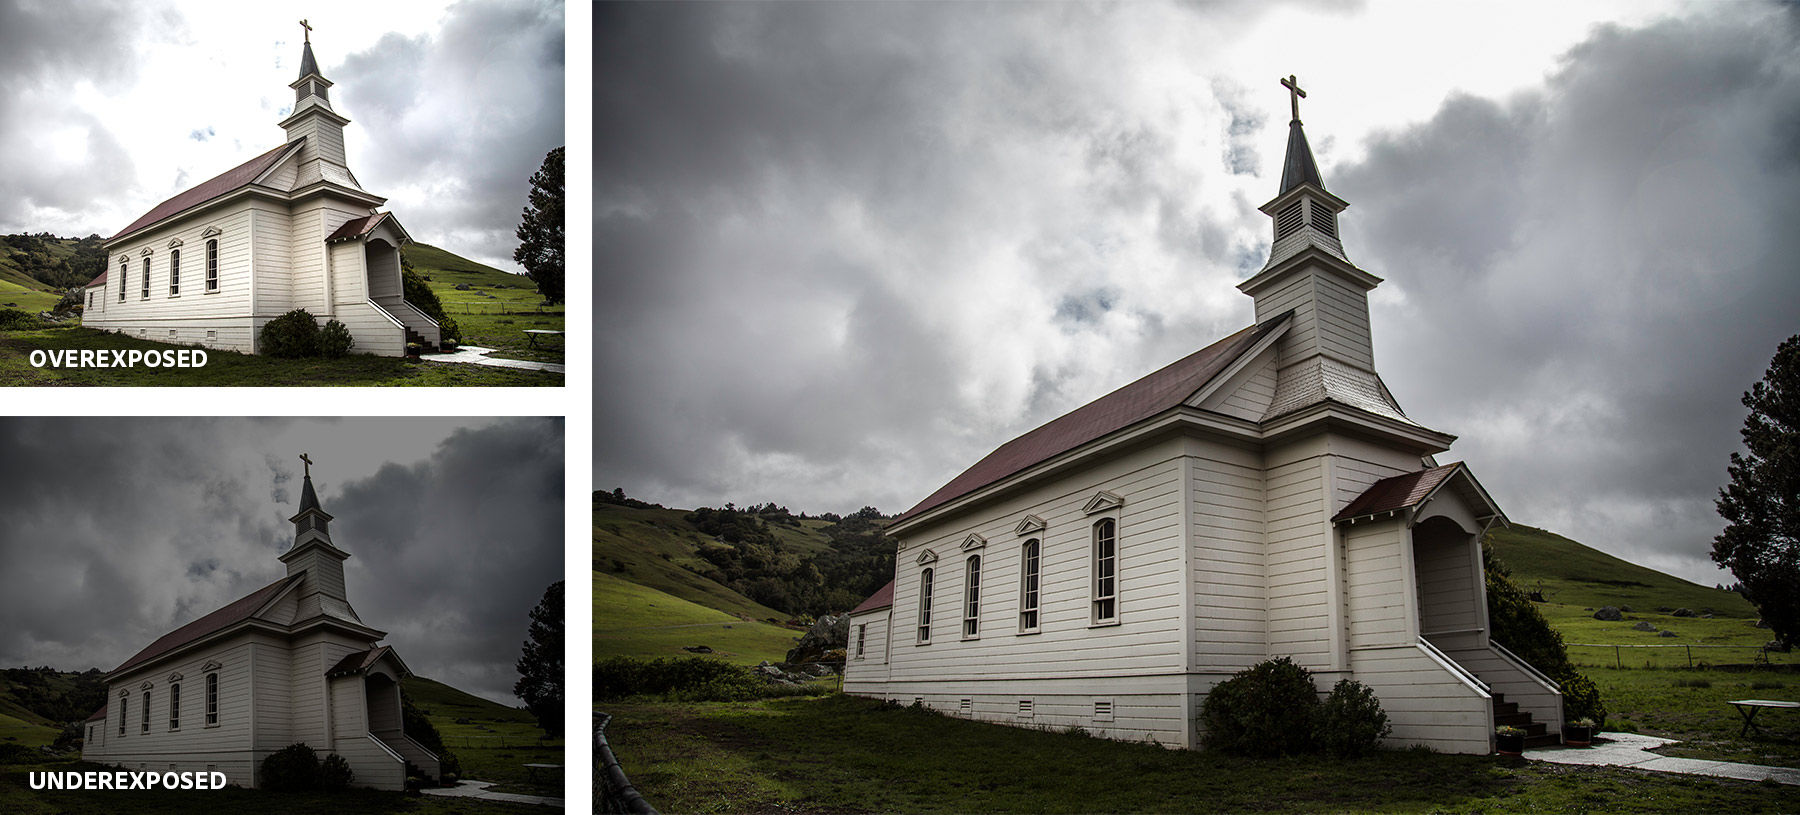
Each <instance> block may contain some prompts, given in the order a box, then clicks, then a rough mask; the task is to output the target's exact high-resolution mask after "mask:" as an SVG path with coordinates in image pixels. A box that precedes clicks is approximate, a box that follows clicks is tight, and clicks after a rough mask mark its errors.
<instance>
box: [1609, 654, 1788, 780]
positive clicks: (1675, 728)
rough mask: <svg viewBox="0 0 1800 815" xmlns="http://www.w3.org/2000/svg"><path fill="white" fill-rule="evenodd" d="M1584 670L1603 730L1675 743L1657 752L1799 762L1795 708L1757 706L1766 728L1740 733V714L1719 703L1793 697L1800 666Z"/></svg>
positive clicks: (1785, 763)
mask: <svg viewBox="0 0 1800 815" xmlns="http://www.w3.org/2000/svg"><path fill="white" fill-rule="evenodd" d="M1583 673H1585V674H1587V675H1588V677H1589V678H1591V679H1593V680H1594V683H1595V684H1597V685H1599V686H1600V695H1601V697H1602V698H1603V699H1604V700H1605V701H1606V711H1607V722H1608V724H1607V726H1608V728H1609V729H1612V730H1624V731H1629V732H1636V733H1644V734H1647V735H1651V736H1661V737H1663V738H1670V739H1679V740H1681V742H1682V743H1681V744H1679V745H1676V746H1673V747H1668V748H1664V749H1663V750H1661V751H1659V752H1662V753H1664V754H1666V755H1672V756H1681V757H1684V758H1707V759H1713V760H1717V761H1741V762H1747V763H1750V764H1773V765H1777V766H1782V767H1800V711H1788V710H1765V711H1762V712H1761V713H1760V714H1758V715H1757V720H1756V721H1757V724H1759V725H1761V726H1762V727H1763V728H1764V729H1765V732H1763V733H1761V734H1751V735H1746V736H1739V735H1738V730H1739V728H1740V727H1741V726H1742V724H1743V720H1742V719H1741V718H1739V716H1738V713H1737V710H1736V709H1735V708H1733V707H1732V706H1731V705H1729V704H1726V702H1728V701H1730V700H1732V699H1785V700H1790V701H1800V673H1795V672H1793V671H1791V670H1776V669H1762V670H1751V671H1727V670H1721V669H1705V670H1692V671H1690V670H1686V669H1674V670H1645V669H1642V668H1635V669H1634V668H1626V669H1624V670H1619V669H1614V668H1585V669H1583Z"/></svg>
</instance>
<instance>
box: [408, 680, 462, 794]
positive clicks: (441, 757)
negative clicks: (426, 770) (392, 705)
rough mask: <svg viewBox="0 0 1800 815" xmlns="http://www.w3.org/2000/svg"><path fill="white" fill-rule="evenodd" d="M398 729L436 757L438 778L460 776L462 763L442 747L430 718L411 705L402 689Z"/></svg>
mask: <svg viewBox="0 0 1800 815" xmlns="http://www.w3.org/2000/svg"><path fill="white" fill-rule="evenodd" d="M400 728H401V729H402V730H404V731H405V732H406V735H407V736H408V737H409V738H411V739H412V740H413V741H416V742H418V743H419V745H420V746H422V747H424V748H425V749H426V750H429V751H431V754H432V755H435V756H437V757H438V777H440V778H442V777H444V776H448V775H462V762H461V761H460V760H458V759H457V757H456V754H455V753H452V752H450V748H448V747H445V746H444V737H443V735H442V734H440V733H438V729H437V726H436V725H433V724H432V723H431V718H430V717H429V716H426V715H425V711H423V710H420V709H419V708H418V706H417V705H414V704H413V701H412V697H411V696H408V695H407V693H406V691H405V690H404V689H402V690H401V691H400Z"/></svg>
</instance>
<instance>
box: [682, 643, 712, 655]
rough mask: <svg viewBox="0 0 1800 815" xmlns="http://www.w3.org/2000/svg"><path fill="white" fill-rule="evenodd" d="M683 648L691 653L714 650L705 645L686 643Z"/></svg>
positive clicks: (703, 652)
mask: <svg viewBox="0 0 1800 815" xmlns="http://www.w3.org/2000/svg"><path fill="white" fill-rule="evenodd" d="M681 650H683V651H686V652H688V653H690V654H710V653H712V652H713V649H711V648H709V647H707V646H704V645H684V646H682V648H681Z"/></svg>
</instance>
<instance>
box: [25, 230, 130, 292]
mask: <svg viewBox="0 0 1800 815" xmlns="http://www.w3.org/2000/svg"><path fill="white" fill-rule="evenodd" d="M105 243H106V242H105V241H104V240H102V239H101V238H100V236H99V235H89V236H87V237H85V238H59V237H57V236H55V235H52V234H50V233H48V232H40V233H38V234H35V235H6V236H0V246H4V247H5V249H4V252H5V256H6V257H7V258H8V259H9V260H10V261H11V262H12V263H13V265H15V266H17V267H19V271H21V272H24V273H25V274H26V275H28V276H30V277H31V279H33V280H36V281H38V282H40V283H47V284H49V285H51V286H53V287H55V288H58V289H78V288H81V287H83V286H86V285H87V284H88V281H90V280H93V279H94V278H95V277H97V276H99V274H100V272H102V271H104V270H105V269H106V249H105V248H104V244H105ZM59 244H63V245H66V246H67V247H68V248H66V249H65V248H61V247H58V248H55V249H53V248H52V247H57V246H58V245H59Z"/></svg>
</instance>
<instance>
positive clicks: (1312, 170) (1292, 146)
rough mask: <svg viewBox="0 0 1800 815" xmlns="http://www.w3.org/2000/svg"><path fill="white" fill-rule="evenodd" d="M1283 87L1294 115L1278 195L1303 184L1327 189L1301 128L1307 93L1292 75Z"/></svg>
mask: <svg viewBox="0 0 1800 815" xmlns="http://www.w3.org/2000/svg"><path fill="white" fill-rule="evenodd" d="M1281 86H1282V87H1284V88H1287V89H1288V102H1289V103H1290V104H1291V105H1292V106H1293V112H1294V115H1293V117H1292V118H1291V119H1289V120H1288V143H1287V160H1286V161H1284V162H1282V165H1281V190H1280V192H1277V193H1276V195H1285V194H1287V191H1288V190H1291V189H1293V188H1295V187H1298V186H1300V185H1301V184H1303V183H1310V184H1312V185H1313V186H1315V187H1318V188H1319V189H1321V190H1322V189H1325V180H1324V179H1323V178H1320V177H1319V165H1318V164H1316V163H1314V162H1313V154H1312V147H1311V146H1310V145H1308V144H1307V143H1306V130H1305V129H1304V128H1302V127H1301V126H1300V100H1302V99H1305V98H1306V91H1304V90H1301V89H1300V79H1299V77H1296V76H1294V75H1292V74H1289V75H1288V78H1287V79H1283V80H1281Z"/></svg>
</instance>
